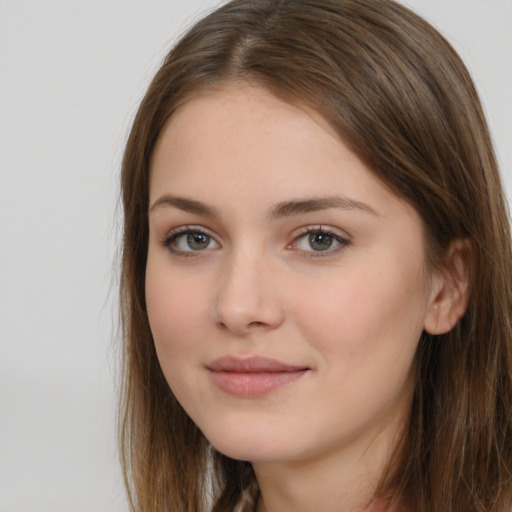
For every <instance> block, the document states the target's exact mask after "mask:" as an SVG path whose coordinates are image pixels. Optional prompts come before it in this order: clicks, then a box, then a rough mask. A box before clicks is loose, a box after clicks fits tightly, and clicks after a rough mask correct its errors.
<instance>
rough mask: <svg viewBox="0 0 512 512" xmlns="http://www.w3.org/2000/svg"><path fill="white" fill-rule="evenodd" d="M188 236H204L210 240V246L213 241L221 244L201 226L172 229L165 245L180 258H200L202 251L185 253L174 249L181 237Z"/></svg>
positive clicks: (165, 239)
mask: <svg viewBox="0 0 512 512" xmlns="http://www.w3.org/2000/svg"><path fill="white" fill-rule="evenodd" d="M186 235H204V236H206V237H208V238H209V242H208V245H209V244H210V242H211V241H213V242H215V243H216V244H217V245H218V246H220V244H219V243H218V242H217V241H216V240H215V238H214V237H213V236H212V235H211V234H210V233H209V232H208V231H207V230H205V229H204V228H202V227H200V226H180V227H179V228H175V229H172V230H171V231H170V232H169V233H168V234H167V235H166V236H165V238H164V240H163V242H162V243H163V245H164V246H165V247H167V248H168V249H169V250H170V251H171V252H172V253H173V254H176V255H178V256H185V257H191V256H192V257H193V256H198V255H199V253H201V252H203V251H202V250H194V249H191V250H189V251H183V250H181V249H178V248H176V247H173V245H172V244H173V243H175V242H176V241H177V240H178V239H179V238H180V237H182V236H186Z"/></svg>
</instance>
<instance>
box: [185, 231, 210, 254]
mask: <svg viewBox="0 0 512 512" xmlns="http://www.w3.org/2000/svg"><path fill="white" fill-rule="evenodd" d="M209 243H210V237H209V236H208V235H203V234H202V233H190V234H189V235H188V236H187V244H188V246H189V247H190V248H191V249H192V250H194V251H199V250H200V249H205V248H206V247H208V244H209Z"/></svg>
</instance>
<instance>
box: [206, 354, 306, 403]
mask: <svg viewBox="0 0 512 512" xmlns="http://www.w3.org/2000/svg"><path fill="white" fill-rule="evenodd" d="M206 368H207V369H208V371H209V372H210V375H211V378H212V381H213V383H214V384H215V385H216V386H217V387H218V388H219V389H220V390H222V391H224V392H225V393H228V394H230V395H233V396H238V397H256V396H260V395H266V394H268V393H271V392H272V391H275V390H277V389H279V388H281V387H283V386H286V385H288V384H291V383H292V382H295V381H297V380H298V379H300V378H301V377H303V376H304V375H305V374H306V373H307V372H308V371H309V370H310V369H309V368H307V367H301V366H293V365H288V364H285V363H282V362H280V361H277V360H275V359H269V358H266V357H249V358H246V359H240V358H237V357H233V356H226V357H221V358H220V359H216V360H215V361H213V362H212V363H210V364H209V365H207V366H206Z"/></svg>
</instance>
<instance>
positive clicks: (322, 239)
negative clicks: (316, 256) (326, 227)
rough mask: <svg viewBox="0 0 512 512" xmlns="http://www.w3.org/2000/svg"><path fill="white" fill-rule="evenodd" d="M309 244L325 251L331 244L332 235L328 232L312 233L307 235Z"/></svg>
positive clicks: (313, 247) (317, 249)
mask: <svg viewBox="0 0 512 512" xmlns="http://www.w3.org/2000/svg"><path fill="white" fill-rule="evenodd" d="M309 245H310V246H311V248H312V249H315V250H316V251H326V250H327V249H329V248H330V247H331V245H332V235H329V234H328V233H312V234H311V235H309Z"/></svg>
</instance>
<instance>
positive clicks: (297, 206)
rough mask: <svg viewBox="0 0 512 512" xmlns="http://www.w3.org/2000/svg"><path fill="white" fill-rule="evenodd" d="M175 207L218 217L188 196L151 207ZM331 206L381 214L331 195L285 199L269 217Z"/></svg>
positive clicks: (160, 201) (169, 198)
mask: <svg viewBox="0 0 512 512" xmlns="http://www.w3.org/2000/svg"><path fill="white" fill-rule="evenodd" d="M164 206H167V207H174V208H178V209H179V210H183V211H185V212H188V213H195V214H197V215H204V216H207V217H217V216H218V212H217V210H216V209H215V208H213V207H212V206H209V205H207V204H206V203H203V202H201V201H196V200H195V199H189V198H187V197H180V196H173V195H164V196H162V197H160V198H158V199H157V200H156V201H155V202H154V203H153V205H152V206H151V207H150V208H149V211H150V212H152V211H154V210H155V209H157V208H161V207H164ZM329 208H341V209H343V210H359V211H363V212H366V213H370V214H372V215H376V216H379V214H378V213H377V212H376V211H375V210H374V209H373V208H372V207H371V206H370V205H368V204H366V203H362V202H360V201H356V200H354V199H350V198H348V197H345V196H329V197H318V198H306V199H296V200H291V201H283V202H280V203H277V204H276V205H274V206H273V207H272V208H271V209H270V210H269V217H270V219H271V220H275V219H279V218H283V217H291V216H293V215H300V214H302V213H308V212H315V211H320V210H327V209H329Z"/></svg>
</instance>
